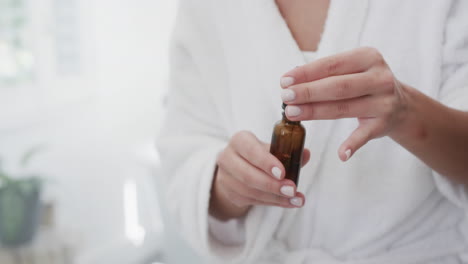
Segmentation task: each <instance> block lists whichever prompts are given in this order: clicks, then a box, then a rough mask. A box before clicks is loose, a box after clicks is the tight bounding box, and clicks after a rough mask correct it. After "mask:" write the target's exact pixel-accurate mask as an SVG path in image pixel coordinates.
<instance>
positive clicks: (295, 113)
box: [286, 105, 302, 116]
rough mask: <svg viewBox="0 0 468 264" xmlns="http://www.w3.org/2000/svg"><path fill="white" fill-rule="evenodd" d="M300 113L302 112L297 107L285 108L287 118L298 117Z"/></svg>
mask: <svg viewBox="0 0 468 264" xmlns="http://www.w3.org/2000/svg"><path fill="white" fill-rule="evenodd" d="M301 113H302V110H301V108H300V107H298V106H294V105H288V106H287V107H286V114H287V115H288V116H298V115H300V114H301Z"/></svg>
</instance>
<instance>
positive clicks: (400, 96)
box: [210, 0, 468, 220]
mask: <svg viewBox="0 0 468 264" xmlns="http://www.w3.org/2000/svg"><path fill="white" fill-rule="evenodd" d="M276 3H277V5H278V8H279V10H280V12H281V14H282V15H283V17H284V19H285V21H286V22H287V24H288V26H289V28H290V30H291V33H292V34H293V36H294V37H295V39H296V42H297V44H298V46H299V48H300V49H301V50H309V51H313V50H316V48H317V46H318V43H319V40H320V35H321V32H322V30H323V25H324V22H325V18H326V13H327V10H328V6H329V1H328V0H317V1H308V0H294V1H291V0H277V1H276ZM283 78H289V80H292V83H290V84H288V85H287V86H283V87H282V88H283V91H282V95H283V101H284V102H285V103H287V104H288V107H287V108H286V115H287V116H288V118H289V119H290V120H293V121H295V120H301V121H303V120H323V119H340V118H357V119H358V121H359V126H358V127H357V128H356V130H355V131H354V132H353V133H352V134H351V135H350V136H349V137H348V138H347V139H346V140H345V141H344V142H343V144H342V145H341V146H340V148H339V149H338V156H339V158H340V159H341V160H342V161H347V160H349V159H350V158H351V157H352V156H353V155H354V153H356V151H358V150H359V149H360V148H361V147H363V146H364V145H365V144H366V143H367V142H368V141H369V140H372V139H376V138H380V137H384V136H388V137H390V138H392V139H393V140H394V141H395V142H396V143H397V144H400V145H401V146H403V147H404V148H406V149H407V150H409V151H410V152H411V153H413V154H414V155H415V156H417V157H418V158H419V159H421V160H422V161H423V162H425V163H426V164H427V166H429V167H430V168H432V169H434V170H435V171H437V172H439V173H440V174H442V175H444V176H446V177H447V178H448V179H450V180H452V181H454V182H458V183H462V184H468V162H466V161H467V160H466V159H467V157H468V113H466V112H462V111H458V110H455V109H451V108H449V107H447V106H444V105H442V104H441V103H439V102H437V101H435V100H433V99H431V98H430V97H428V96H426V95H424V94H423V93H421V92H419V91H418V90H417V89H415V88H413V87H411V86H409V85H406V84H404V83H402V82H400V81H399V80H398V79H397V78H396V76H395V75H394V74H393V73H392V71H391V69H390V68H389V66H388V64H387V63H386V61H385V59H384V58H383V56H382V55H381V53H380V52H379V51H378V50H376V49H374V48H371V47H363V48H358V49H355V50H351V51H348V52H344V53H340V54H336V55H333V56H330V57H327V58H322V59H320V60H317V61H314V62H311V63H308V64H306V65H303V66H301V67H297V68H295V69H293V70H291V71H289V72H287V73H285V74H284V75H283V76H282V80H283V81H282V82H281V83H282V84H284V83H285V82H284V79H283ZM291 98H293V99H291ZM292 114H296V115H292ZM268 149H269V148H268V145H267V144H266V143H264V142H260V141H259V140H258V139H257V138H256V137H255V135H253V134H252V133H250V132H246V131H241V132H239V133H237V134H236V135H235V136H234V137H233V138H232V139H231V141H230V143H229V145H228V147H226V149H225V150H224V151H223V152H222V153H221V154H220V156H219V158H218V160H217V164H218V168H217V170H216V172H215V177H214V180H213V188H212V196H211V200H210V213H211V215H213V216H214V217H216V218H218V219H221V220H228V219H232V218H238V217H242V216H244V215H245V214H247V213H248V211H249V209H250V208H251V207H252V206H254V205H270V206H281V207H284V208H295V207H301V206H303V205H304V203H305V200H304V195H303V194H302V193H299V192H296V191H295V192H294V196H295V197H298V198H300V199H302V205H301V206H292V205H291V203H290V198H289V197H286V196H284V195H282V194H281V193H280V192H279V190H280V188H281V186H283V185H290V186H293V187H294V190H295V188H296V186H294V183H292V182H291V181H288V180H284V179H283V178H284V168H283V166H282V165H281V163H280V162H279V161H278V160H277V159H276V158H275V157H274V156H272V155H271V154H270V153H269V152H268ZM309 156H310V154H309V151H308V150H306V151H305V152H304V157H305V160H304V161H303V164H305V163H306V162H307V161H308V159H309ZM273 167H278V168H280V170H281V178H280V179H279V180H278V179H275V178H274V177H273V175H272V172H271V169H272V168H273Z"/></svg>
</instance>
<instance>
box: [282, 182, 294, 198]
mask: <svg viewBox="0 0 468 264" xmlns="http://www.w3.org/2000/svg"><path fill="white" fill-rule="evenodd" d="M280 191H281V193H282V194H284V195H286V196H289V197H294V187H292V186H289V185H285V186H283V187H281V189H280Z"/></svg>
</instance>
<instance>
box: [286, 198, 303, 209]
mask: <svg viewBox="0 0 468 264" xmlns="http://www.w3.org/2000/svg"><path fill="white" fill-rule="evenodd" d="M289 202H290V203H291V204H292V205H294V206H297V207H301V206H302V198H301V197H294V198H291V199H289Z"/></svg>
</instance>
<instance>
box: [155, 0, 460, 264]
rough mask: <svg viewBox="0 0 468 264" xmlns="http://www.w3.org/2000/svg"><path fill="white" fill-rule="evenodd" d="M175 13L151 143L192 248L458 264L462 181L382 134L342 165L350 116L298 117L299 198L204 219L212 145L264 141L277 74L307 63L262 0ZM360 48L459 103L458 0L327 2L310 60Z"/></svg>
mask: <svg viewBox="0 0 468 264" xmlns="http://www.w3.org/2000/svg"><path fill="white" fill-rule="evenodd" d="M179 11H180V12H179V16H178V19H177V23H176V28H175V32H174V38H173V43H172V52H171V58H172V65H171V72H172V74H171V77H170V82H171V87H170V94H169V106H168V115H167V120H166V121H165V124H164V126H163V130H162V131H161V135H160V137H159V140H158V149H159V151H160V154H161V158H162V165H163V171H164V173H163V175H162V177H163V178H164V179H165V180H166V182H167V186H166V189H167V194H168V195H167V204H168V206H169V208H170V209H171V211H172V213H173V214H174V219H175V221H177V223H178V224H179V225H180V231H181V233H183V234H184V236H185V237H186V238H187V240H188V241H189V242H190V243H191V245H192V246H193V247H194V248H195V249H197V250H198V252H200V253H201V254H203V255H205V256H207V257H208V258H209V259H210V260H211V261H212V262H219V263H288V264H291V263H293V264H296V263H297V264H299V263H301V264H303V263H317V264H327V263H328V264H331V263H353V264H357V263H362V264H363V263H369V264H370V263H373V264H387V263H388V264H390V263H392V264H405V263H408V264H409V263H412V264H416V263H444V264H449V263H450V264H451V263H468V254H467V252H468V216H467V215H468V198H467V197H468V192H467V191H466V189H464V187H463V186H462V185H457V184H453V183H451V182H449V181H448V180H447V179H446V178H444V176H442V175H438V174H437V173H436V172H434V171H433V170H431V168H429V167H428V166H426V165H425V164H423V163H422V162H421V161H420V160H418V158H416V157H415V156H413V155H412V154H411V153H409V152H408V151H406V150H405V149H404V148H403V147H401V146H400V145H398V144H397V143H395V142H394V141H392V140H391V139H389V138H387V137H385V138H380V139H375V140H373V141H371V142H369V143H368V144H366V145H365V146H364V147H363V148H362V149H360V150H359V151H358V152H357V153H356V154H355V155H354V156H353V157H352V158H351V159H350V160H349V161H348V162H345V163H343V162H341V161H340V160H339V158H338V155H337V149H338V147H339V145H340V144H341V143H342V142H343V140H344V139H346V137H348V136H349V135H350V133H351V132H352V131H353V130H354V129H355V128H356V126H357V121H356V120H355V119H342V120H332V121H307V122H303V124H304V126H305V127H306V129H307V138H306V144H305V145H306V147H307V148H309V149H310V150H311V160H310V162H309V163H308V164H307V165H306V166H305V167H304V168H303V169H302V172H301V176H300V182H299V190H300V191H302V192H304V193H305V195H306V197H307V198H306V201H307V202H306V205H305V207H304V208H301V209H282V208H277V207H265V206H256V207H254V208H252V210H251V211H250V212H249V213H248V215H247V216H246V217H245V219H240V220H236V221H232V222H228V223H218V222H217V221H214V220H213V219H210V216H209V214H208V204H209V198H210V188H211V183H212V178H213V171H214V168H215V160H216V157H217V154H218V153H219V152H220V151H221V150H222V149H223V148H224V147H225V146H226V144H227V143H228V141H229V139H230V137H231V136H232V135H233V134H234V133H236V132H238V131H240V130H249V131H252V132H253V133H254V134H255V135H256V136H257V137H258V138H259V139H260V140H262V141H264V142H270V139H271V133H272V129H273V124H274V123H275V122H276V121H277V120H279V119H280V118H281V114H280V113H281V99H280V91H281V88H280V86H279V78H280V76H281V75H282V74H283V73H285V72H286V71H288V70H290V69H292V68H293V67H295V66H297V65H302V64H304V63H305V61H304V57H303V55H302V53H301V51H300V50H299V48H298V46H297V44H296V42H295V41H294V39H293V37H292V35H291V33H290V31H289V29H288V27H287V25H286V24H285V22H284V20H283V19H282V17H281V15H280V13H279V11H278V9H277V7H276V4H275V1H274V0H232V1H228V0H203V1H202V0H198V1H195V0H183V1H181V6H180V10H179ZM359 46H372V47H375V48H377V49H378V50H380V52H381V53H382V54H383V56H384V57H385V59H386V60H387V62H388V64H389V65H390V67H391V69H392V70H393V72H394V74H395V75H396V77H397V78H398V79H399V80H401V81H402V82H405V83H407V84H409V85H411V86H413V87H415V88H417V89H419V90H421V91H422V92H424V93H425V94H427V95H428V96H431V97H433V98H436V99H437V100H439V101H441V102H443V103H444V104H446V105H448V106H450V107H454V108H457V109H462V110H468V0H374V1H368V0H332V1H331V5H330V9H329V14H328V18H327V21H326V25H325V29H324V32H323V35H322V39H321V42H320V45H319V48H318V52H317V56H318V57H325V56H328V55H332V54H335V53H338V52H342V51H346V50H350V49H353V48H356V47H359ZM467 162H468V157H467Z"/></svg>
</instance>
